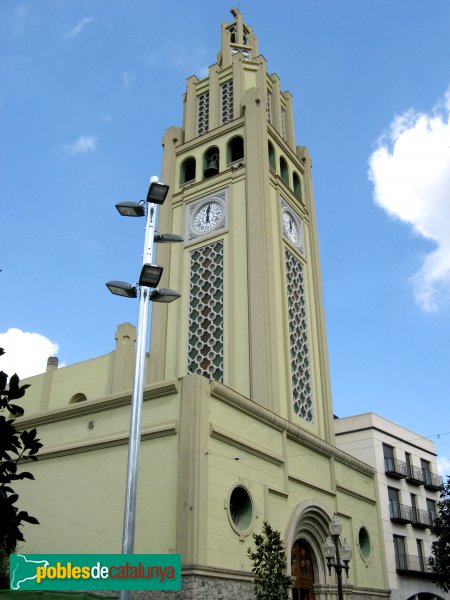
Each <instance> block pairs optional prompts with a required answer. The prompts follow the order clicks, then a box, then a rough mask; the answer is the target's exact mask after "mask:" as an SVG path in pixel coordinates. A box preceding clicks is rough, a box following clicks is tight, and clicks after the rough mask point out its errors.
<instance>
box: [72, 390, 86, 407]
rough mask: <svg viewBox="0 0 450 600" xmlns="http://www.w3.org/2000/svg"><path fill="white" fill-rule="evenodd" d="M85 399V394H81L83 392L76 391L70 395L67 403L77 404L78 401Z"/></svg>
mask: <svg viewBox="0 0 450 600" xmlns="http://www.w3.org/2000/svg"><path fill="white" fill-rule="evenodd" d="M86 400H87V397H86V394H83V392H78V394H75V395H74V396H72V398H71V399H70V400H69V404H78V403H79V402H86Z"/></svg>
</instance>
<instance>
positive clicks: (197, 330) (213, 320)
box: [188, 241, 223, 381]
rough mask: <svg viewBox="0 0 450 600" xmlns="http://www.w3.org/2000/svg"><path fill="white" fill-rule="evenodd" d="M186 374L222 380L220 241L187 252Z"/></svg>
mask: <svg viewBox="0 0 450 600" xmlns="http://www.w3.org/2000/svg"><path fill="white" fill-rule="evenodd" d="M188 373H197V374H198V375H203V376H204V377H207V378H208V379H214V380H215V381H222V380H223V241H220V242H216V243H215V244H211V245H209V246H203V247H202V248H198V249H197V250H193V251H192V252H191V253H190V286H189V333H188Z"/></svg>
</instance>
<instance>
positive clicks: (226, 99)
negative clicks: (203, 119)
mask: <svg viewBox="0 0 450 600" xmlns="http://www.w3.org/2000/svg"><path fill="white" fill-rule="evenodd" d="M220 94H221V100H222V125H223V124H224V123H228V122H229V121H232V120H233V80H232V79H229V80H228V81H226V82H225V83H223V84H222V85H221V86H220Z"/></svg>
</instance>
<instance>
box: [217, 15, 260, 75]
mask: <svg viewBox="0 0 450 600" xmlns="http://www.w3.org/2000/svg"><path fill="white" fill-rule="evenodd" d="M231 14H232V15H233V17H234V20H233V21H232V22H231V23H225V22H223V23H222V45H221V51H220V52H219V54H218V55H217V63H218V65H219V66H220V67H222V68H225V67H228V66H230V65H231V57H232V56H233V55H234V54H238V53H240V54H241V55H242V56H243V57H244V59H245V60H251V59H253V58H255V57H256V56H257V55H258V42H257V39H256V36H255V34H254V33H253V29H252V28H251V27H250V26H249V25H246V24H245V23H244V16H243V15H242V13H241V12H240V11H239V9H238V8H232V9H231Z"/></svg>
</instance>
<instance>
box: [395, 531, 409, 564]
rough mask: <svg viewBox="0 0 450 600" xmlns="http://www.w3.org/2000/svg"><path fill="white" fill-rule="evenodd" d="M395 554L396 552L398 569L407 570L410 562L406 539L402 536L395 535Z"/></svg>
mask: <svg viewBox="0 0 450 600" xmlns="http://www.w3.org/2000/svg"><path fill="white" fill-rule="evenodd" d="M394 552H395V565H396V567H397V569H400V570H406V569H407V566H408V560H407V556H406V550H405V538H404V537H402V536H400V535H394Z"/></svg>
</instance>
